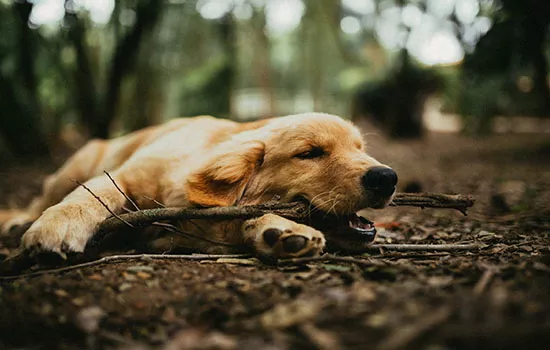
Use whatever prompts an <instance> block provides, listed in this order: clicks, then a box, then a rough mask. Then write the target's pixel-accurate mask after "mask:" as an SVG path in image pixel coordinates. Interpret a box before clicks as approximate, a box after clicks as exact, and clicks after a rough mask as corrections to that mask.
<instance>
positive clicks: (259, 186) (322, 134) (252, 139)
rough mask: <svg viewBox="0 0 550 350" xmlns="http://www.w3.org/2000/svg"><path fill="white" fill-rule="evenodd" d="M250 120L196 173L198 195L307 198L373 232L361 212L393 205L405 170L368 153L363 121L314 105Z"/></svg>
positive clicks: (204, 198)
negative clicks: (302, 111) (319, 110)
mask: <svg viewBox="0 0 550 350" xmlns="http://www.w3.org/2000/svg"><path fill="white" fill-rule="evenodd" d="M245 125H246V124H245ZM244 128H245V129H247V130H245V131H242V132H240V133H237V134H235V135H233V137H232V138H231V139H229V140H226V141H224V142H222V143H220V144H219V145H217V146H216V147H215V148H214V149H213V150H212V152H211V155H210V156H209V157H208V158H207V159H206V160H205V164H204V166H203V167H202V168H201V169H200V170H199V171H197V172H195V173H194V174H193V175H192V176H190V177H189V180H188V183H187V194H188V199H189V201H190V202H192V203H194V204H197V205H201V206H215V205H233V204H237V203H238V204H256V203H262V202H266V201H269V200H272V199H273V198H274V197H279V198H281V200H282V201H285V202H290V201H293V200H305V201H307V202H308V203H310V204H311V205H312V207H313V208H314V212H320V213H323V215H325V216H327V217H336V218H339V219H340V220H344V221H346V223H347V224H348V223H349V225H347V226H349V227H351V228H352V229H354V230H355V231H358V230H359V231H361V230H363V231H365V232H364V233H365V234H368V233H372V232H373V228H372V225H370V224H369V223H368V222H366V221H364V220H361V218H358V217H357V216H356V215H355V212H357V211H358V210H360V209H363V208H383V207H385V206H386V205H388V204H389V203H390V202H391V199H392V196H393V194H394V192H395V186H396V184H397V175H396V174H395V172H394V171H393V170H392V169H391V168H389V167H388V166H386V165H383V164H381V163H380V162H378V161H377V160H376V159H374V158H373V157H371V156H369V155H368V154H367V153H366V151H365V144H364V141H363V138H362V136H361V134H360V132H359V130H358V129H357V128H356V127H354V126H353V125H352V124H351V123H349V122H347V121H345V120H343V119H341V118H339V117H337V116H334V115H328V114H321V113H307V114H300V115H291V116H287V117H282V118H274V119H270V120H267V121H265V122H263V123H260V124H257V127H254V128H247V127H246V126H245V127H244ZM372 238H374V235H373V234H372Z"/></svg>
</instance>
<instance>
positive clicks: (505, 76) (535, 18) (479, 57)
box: [459, 0, 550, 134]
mask: <svg viewBox="0 0 550 350" xmlns="http://www.w3.org/2000/svg"><path fill="white" fill-rule="evenodd" d="M500 4H501V6H502V7H501V9H500V10H499V11H498V12H496V13H495V16H494V21H495V23H494V25H493V27H492V28H491V29H490V30H489V31H488V32H487V34H486V35H485V36H483V37H482V38H481V39H480V41H479V43H478V44H477V45H476V48H475V50H474V51H473V52H472V53H470V54H468V55H467V56H466V57H465V60H464V64H463V66H462V82H461V86H462V89H461V90H462V93H461V100H460V104H459V107H460V112H461V114H463V115H464V116H465V118H466V119H465V120H466V131H467V132H468V133H471V134H486V133H489V132H490V131H491V126H492V117H493V116H495V115H498V114H500V115H537V116H550V88H549V86H548V80H547V79H548V61H547V59H546V51H547V50H548V42H549V41H548V31H549V28H550V3H549V2H548V1H546V0H526V1H515V0H501V1H500ZM521 77H526V79H527V80H528V81H532V87H531V86H529V87H527V88H524V89H521V88H520V87H519V86H518V81H519V80H520V79H521ZM529 85H531V84H529Z"/></svg>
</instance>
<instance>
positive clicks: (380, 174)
mask: <svg viewBox="0 0 550 350" xmlns="http://www.w3.org/2000/svg"><path fill="white" fill-rule="evenodd" d="M361 180H362V182H363V187H365V188H366V189H367V190H369V191H373V192H376V194H379V195H381V196H391V195H392V193H393V191H395V185H397V174H396V173H395V171H393V170H392V169H390V168H387V167H383V166H377V167H373V168H370V169H369V170H368V171H367V172H366V173H365V175H363V178H362V179H361Z"/></svg>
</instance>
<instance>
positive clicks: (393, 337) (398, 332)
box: [378, 306, 452, 350]
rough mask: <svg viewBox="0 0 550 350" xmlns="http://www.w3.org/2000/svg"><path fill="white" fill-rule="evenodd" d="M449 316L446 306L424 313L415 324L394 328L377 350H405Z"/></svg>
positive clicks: (449, 311)
mask: <svg viewBox="0 0 550 350" xmlns="http://www.w3.org/2000/svg"><path fill="white" fill-rule="evenodd" d="M451 315H452V310H451V308H449V307H447V306H441V307H440V308H439V309H436V310H433V311H431V312H428V313H425V314H424V315H423V316H421V317H420V318H419V319H417V320H415V322H410V323H409V324H407V325H406V326H404V327H395V329H394V330H393V331H391V332H390V334H389V335H388V337H387V338H386V339H383V340H382V341H381V342H380V344H378V348H379V349H383V350H393V349H406V348H408V346H407V345H409V344H410V343H412V342H413V341H414V340H415V339H417V338H418V337H420V336H421V335H422V334H424V333H426V332H428V331H430V330H431V329H433V328H435V327H437V326H438V325H440V324H441V323H443V322H444V321H446V320H447V319H448V318H449V317H450V316H451Z"/></svg>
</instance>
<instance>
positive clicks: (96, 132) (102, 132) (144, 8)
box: [67, 0, 163, 138]
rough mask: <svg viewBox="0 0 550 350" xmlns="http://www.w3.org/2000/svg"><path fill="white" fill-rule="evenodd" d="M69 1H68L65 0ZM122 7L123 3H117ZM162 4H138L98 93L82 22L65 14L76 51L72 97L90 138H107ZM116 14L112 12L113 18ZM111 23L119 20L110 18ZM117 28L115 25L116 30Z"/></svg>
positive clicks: (149, 1)
mask: <svg viewBox="0 0 550 350" xmlns="http://www.w3.org/2000/svg"><path fill="white" fill-rule="evenodd" d="M67 1H70V0H67ZM115 4H116V5H115V8H116V6H122V2H120V1H119V2H116V3H115ZM162 6H163V5H162V2H161V1H156V0H143V1H139V2H138V5H137V7H136V10H135V22H134V24H133V26H132V27H131V28H130V29H128V31H127V32H126V33H125V34H124V35H123V36H122V37H121V38H120V39H118V40H117V42H116V44H115V49H114V52H113V55H112V59H111V61H110V65H109V68H108V69H107V77H106V83H105V87H104V88H103V89H101V90H99V91H104V94H102V93H100V92H99V91H98V89H96V87H95V82H94V79H93V76H92V75H93V74H92V72H93V69H92V67H91V62H90V58H89V54H88V52H87V47H86V26H85V23H84V19H83V18H79V15H78V14H77V13H68V14H67V20H68V25H69V28H70V29H69V31H70V34H69V37H70V39H71V41H72V44H73V46H74V48H75V51H76V56H77V65H76V67H75V78H76V82H77V86H78V94H75V97H76V99H77V106H79V113H80V116H81V121H82V123H83V125H85V126H86V127H87V128H88V130H89V132H90V136H92V137H98V138H107V137H109V128H110V126H111V124H112V122H113V120H114V119H115V117H116V115H117V107H119V100H120V96H121V95H120V94H121V85H122V82H123V79H124V78H125V77H126V76H127V75H128V74H130V73H131V72H132V71H133V69H134V68H135V65H136V62H137V59H138V56H139V55H138V53H139V48H140V45H141V44H142V42H143V41H144V40H145V37H146V36H147V35H148V34H150V33H151V31H152V30H153V28H154V27H155V24H156V23H157V22H158V20H159V19H160V14H161V10H162ZM117 12H118V10H116V11H115V14H116V13H117ZM111 20H112V21H113V22H115V23H116V22H118V21H119V18H118V17H116V16H113V17H112V18H111ZM116 28H117V24H115V29H116Z"/></svg>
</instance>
